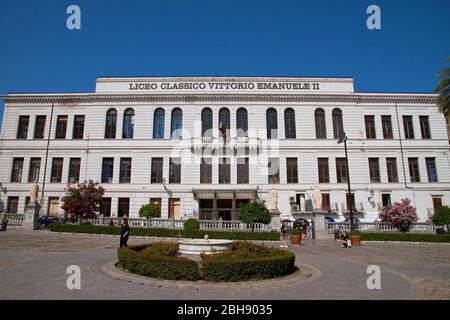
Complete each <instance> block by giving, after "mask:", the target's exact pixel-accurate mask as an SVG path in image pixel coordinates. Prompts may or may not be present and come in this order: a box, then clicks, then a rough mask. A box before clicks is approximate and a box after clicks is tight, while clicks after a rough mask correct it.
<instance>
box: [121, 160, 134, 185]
mask: <svg viewBox="0 0 450 320" xmlns="http://www.w3.org/2000/svg"><path fill="white" fill-rule="evenodd" d="M130 182H131V158H120V175H119V183H130Z"/></svg>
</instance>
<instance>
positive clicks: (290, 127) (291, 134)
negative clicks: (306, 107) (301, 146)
mask: <svg viewBox="0 0 450 320" xmlns="http://www.w3.org/2000/svg"><path fill="white" fill-rule="evenodd" d="M284 134H285V138H286V139H295V138H296V132H295V112H294V110H293V109H291V108H288V109H286V110H284Z"/></svg>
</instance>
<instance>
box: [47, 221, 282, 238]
mask: <svg viewBox="0 0 450 320" xmlns="http://www.w3.org/2000/svg"><path fill="white" fill-rule="evenodd" d="M49 229H50V230H51V231H55V232H71V233H93V234H95V233H96V234H113V235H118V234H120V229H119V228H118V227H112V226H94V225H76V224H51V225H49ZM205 234H208V235H209V238H210V239H229V240H268V241H279V240H280V233H279V232H249V231H212V230H208V231H206V230H196V231H188V230H179V229H163V228H130V236H147V237H171V238H178V237H180V236H181V237H183V238H191V239H194V238H197V239H203V238H204V236H205Z"/></svg>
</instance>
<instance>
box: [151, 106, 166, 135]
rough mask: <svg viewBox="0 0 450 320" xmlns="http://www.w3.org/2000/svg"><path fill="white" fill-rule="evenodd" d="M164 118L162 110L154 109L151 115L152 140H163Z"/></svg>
mask: <svg viewBox="0 0 450 320" xmlns="http://www.w3.org/2000/svg"><path fill="white" fill-rule="evenodd" d="M164 118H165V111H164V109H161V108H158V109H156V110H155V113H154V114H153V139H164Z"/></svg>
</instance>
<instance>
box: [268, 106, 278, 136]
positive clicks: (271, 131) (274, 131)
mask: <svg viewBox="0 0 450 320" xmlns="http://www.w3.org/2000/svg"><path fill="white" fill-rule="evenodd" d="M266 128H267V139H278V119H277V111H276V110H275V109H273V108H270V109H268V110H267V111H266Z"/></svg>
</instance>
